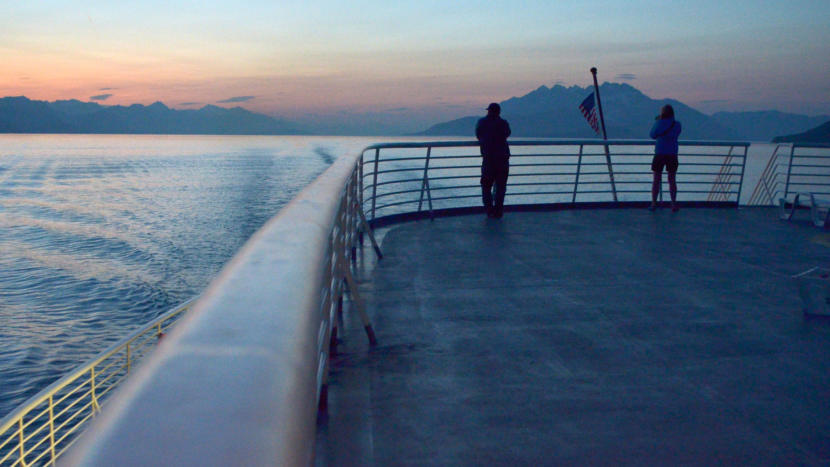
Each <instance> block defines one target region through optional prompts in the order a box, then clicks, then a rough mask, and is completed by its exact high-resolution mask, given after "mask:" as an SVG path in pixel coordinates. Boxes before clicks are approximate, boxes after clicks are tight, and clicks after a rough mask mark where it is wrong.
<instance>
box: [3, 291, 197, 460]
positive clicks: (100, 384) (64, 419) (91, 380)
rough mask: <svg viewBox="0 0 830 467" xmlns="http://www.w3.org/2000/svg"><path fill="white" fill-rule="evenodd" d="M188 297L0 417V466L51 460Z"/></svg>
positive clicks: (148, 348) (187, 305)
mask: <svg viewBox="0 0 830 467" xmlns="http://www.w3.org/2000/svg"><path fill="white" fill-rule="evenodd" d="M192 303H193V300H188V301H187V302H185V303H183V304H181V305H179V306H177V307H176V308H174V309H172V310H170V311H168V312H166V313H164V314H163V315H161V316H159V317H158V318H156V319H154V320H153V321H152V322H150V323H148V324H146V325H144V326H142V327H141V328H140V329H138V330H137V331H134V332H133V333H132V334H130V335H129V336H127V337H126V338H124V339H123V340H121V341H119V342H118V343H116V344H114V345H112V346H111V347H110V348H109V349H107V350H105V351H104V352H102V353H101V354H99V355H98V356H97V357H95V358H93V359H92V360H90V361H89V362H87V363H85V364H83V365H81V366H79V367H78V368H76V369H75V370H74V371H72V372H71V373H69V374H67V375H64V376H63V377H62V378H60V379H59V380H57V381H55V382H54V383H52V384H51V385H50V386H49V387H47V388H45V389H44V390H42V391H40V392H39V393H37V394H36V395H34V396H33V397H31V398H30V399H29V400H28V401H26V402H24V403H23V404H21V405H20V406H19V407H18V408H17V409H16V410H15V411H13V412H12V413H10V414H8V415H7V416H6V417H4V418H3V420H0V466H26V465H45V464H52V465H54V464H55V462H56V460H57V458H58V457H59V456H60V455H61V454H63V453H64V452H65V451H66V450H67V449H68V448H69V447H70V446H71V445H72V443H73V442H74V441H75V439H76V438H77V435H78V434H79V433H80V432H81V430H82V429H83V428H84V427H85V425H87V422H89V421H90V419H91V418H92V417H94V416H95V415H96V414H98V413H99V411H100V410H101V406H102V405H103V404H104V402H105V401H106V400H107V398H108V397H109V395H110V393H111V392H112V391H113V390H114V389H115V388H116V387H117V386H118V385H119V384H120V383H121V382H122V381H124V379H125V378H127V376H128V375H129V374H130V373H131V372H132V370H133V368H134V367H135V365H136V364H137V362H139V361H140V360H141V359H142V358H143V357H144V356H145V355H147V354H148V353H149V352H150V351H151V350H153V349H154V348H155V347H156V343H157V342H158V339H159V338H161V336H163V335H164V334H165V332H167V331H168V329H169V328H170V327H171V326H172V325H173V324H174V323H175V322H176V320H177V319H178V318H179V317H180V316H181V315H182V313H184V312H185V311H187V310H188V309H189V308H190V306H191V305H192Z"/></svg>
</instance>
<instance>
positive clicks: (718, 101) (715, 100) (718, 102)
mask: <svg viewBox="0 0 830 467" xmlns="http://www.w3.org/2000/svg"><path fill="white" fill-rule="evenodd" d="M727 102H731V101H730V100H729V99H709V100H705V101H700V103H701V104H703V105H711V104H726V103H727Z"/></svg>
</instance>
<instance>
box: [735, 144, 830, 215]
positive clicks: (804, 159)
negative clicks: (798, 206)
mask: <svg viewBox="0 0 830 467" xmlns="http://www.w3.org/2000/svg"><path fill="white" fill-rule="evenodd" d="M781 148H789V151H786V152H781V153H779V149H781ZM783 158H786V162H784V161H780V160H781V159H783ZM798 193H813V194H830V145H827V144H816V143H792V144H788V143H782V144H779V145H777V146H776V148H775V151H773V154H772V156H771V157H770V159H769V161H768V162H767V165H766V167H765V168H764V171H763V173H762V174H761V177H760V180H759V181H758V184H757V185H756V186H755V189H754V190H753V193H752V196H751V197H750V199H749V203H750V204H775V203H776V202H777V199H778V198H781V199H789V198H790V197H791V196H792V195H795V194H798Z"/></svg>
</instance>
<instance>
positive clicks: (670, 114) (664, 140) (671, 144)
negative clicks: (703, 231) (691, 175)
mask: <svg viewBox="0 0 830 467" xmlns="http://www.w3.org/2000/svg"><path fill="white" fill-rule="evenodd" d="M656 120H657V121H656V122H654V126H652V127H651V131H650V132H649V136H651V138H652V139H656V140H657V142H656V144H655V145H654V158H653V159H652V160H651V171H652V172H653V173H654V181H653V182H652V183H651V206H649V207H648V209H649V211H654V210H655V209H657V194H658V193H659V192H660V185H661V184H662V183H663V167H665V168H666V172H667V173H668V178H669V194H670V195H671V210H672V212H677V166H678V160H677V152H678V149H677V148H678V145H677V137H678V136H680V130H681V126H680V122H678V121H677V120H675V119H674V108H672V106H670V105H664V106H663V108H662V109H660V115H658V116H657V118H656Z"/></svg>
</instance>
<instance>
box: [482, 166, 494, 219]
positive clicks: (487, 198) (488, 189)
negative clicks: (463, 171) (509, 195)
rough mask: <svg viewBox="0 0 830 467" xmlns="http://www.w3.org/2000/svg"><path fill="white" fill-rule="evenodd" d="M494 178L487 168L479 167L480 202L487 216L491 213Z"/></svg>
mask: <svg viewBox="0 0 830 467" xmlns="http://www.w3.org/2000/svg"><path fill="white" fill-rule="evenodd" d="M494 181H495V178H494V177H493V174H492V173H491V170H489V167H487V166H485V165H483V164H482V166H481V202H482V204H484V211H485V212H486V213H487V215H488V216H490V215H492V213H493V182H494Z"/></svg>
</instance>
